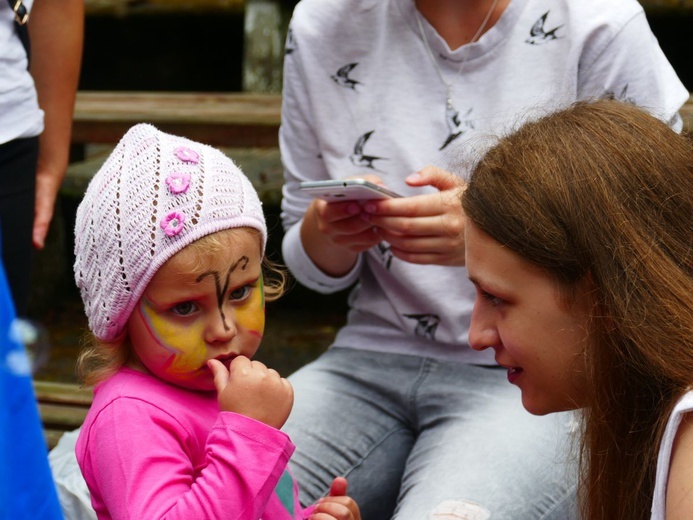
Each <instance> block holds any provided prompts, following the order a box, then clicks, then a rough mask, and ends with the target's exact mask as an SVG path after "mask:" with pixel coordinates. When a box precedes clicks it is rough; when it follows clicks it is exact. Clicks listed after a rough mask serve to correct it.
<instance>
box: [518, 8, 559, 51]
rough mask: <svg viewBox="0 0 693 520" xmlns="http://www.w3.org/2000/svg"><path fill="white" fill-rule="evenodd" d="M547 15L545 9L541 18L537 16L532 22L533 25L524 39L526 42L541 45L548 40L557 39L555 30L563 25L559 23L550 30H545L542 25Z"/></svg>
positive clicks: (547, 12)
mask: <svg viewBox="0 0 693 520" xmlns="http://www.w3.org/2000/svg"><path fill="white" fill-rule="evenodd" d="M548 16H549V11H546V12H545V13H544V14H543V15H542V16H541V18H539V19H538V20H537V21H536V22H534V25H533V26H532V28H531V29H530V30H529V38H528V39H526V40H525V42H526V43H529V44H530V45H542V44H544V43H546V42H549V41H551V40H557V39H558V35H557V34H556V31H558V29H560V28H561V27H563V25H559V26H557V27H554V28H553V29H551V30H550V31H547V30H546V29H544V25H545V24H546V18H547V17H548Z"/></svg>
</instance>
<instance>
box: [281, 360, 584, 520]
mask: <svg viewBox="0 0 693 520" xmlns="http://www.w3.org/2000/svg"><path fill="white" fill-rule="evenodd" d="M289 380H290V381H291V384H292V385H293V387H294V390H295V405H294V408H293V411H292V413H291V416H290V418H289V421H288V422H287V424H286V425H285V426H284V428H283V429H284V430H285V431H286V432H287V433H288V434H289V435H290V436H291V439H292V440H293V442H294V443H295V444H296V447H297V449H296V453H295V454H294V456H293V458H292V460H291V463H290V465H291V470H292V472H293V473H294V475H295V477H296V478H297V480H298V482H299V487H300V488H301V493H302V494H301V500H302V502H304V505H308V504H311V503H313V502H314V501H315V500H317V499H318V498H319V497H320V496H322V495H324V494H325V493H326V491H327V490H328V489H329V484H330V482H331V481H332V478H333V477H335V476H339V475H341V476H345V477H346V478H347V479H348V481H349V495H351V496H352V497H354V498H355V499H356V500H357V502H358V503H359V506H360V507H361V512H362V517H363V520H386V519H389V518H393V519H396V520H428V519H432V520H433V519H436V518H460V519H470V520H471V519H474V520H476V519H485V518H489V516H488V515H489V514H490V519H491V520H524V519H527V520H530V519H531V520H534V519H555V520H570V519H572V518H576V517H577V514H576V503H575V482H576V477H577V475H576V470H575V465H574V460H573V458H572V457H571V453H572V450H571V448H572V447H573V442H574V438H573V436H572V435H571V434H570V431H571V430H572V429H574V428H573V427H572V426H574V424H573V421H572V419H573V417H572V415H571V414H567V413H563V414H552V415H549V416H546V417H535V416H532V415H531V414H529V413H528V412H526V411H525V410H524V408H523V407H522V403H521V401H520V392H519V390H518V389H517V388H516V387H514V386H512V385H510V384H509V383H508V382H507V380H506V372H505V370H503V369H499V368H489V367H478V366H471V365H465V364H459V363H451V362H447V361H438V360H434V359H430V358H424V357H418V356H406V355H398V354H387V353H381V352H370V351H364V350H356V349H350V348H332V349H330V350H329V351H328V352H326V353H325V354H323V355H322V356H321V357H320V358H319V359H317V360H316V361H314V362H313V363H311V364H309V365H307V366H305V367H303V368H302V369H300V370H299V371H297V372H296V373H295V374H293V375H292V376H291V377H290V378H289ZM571 461H572V462H571ZM445 513H447V514H448V515H450V516H444V514H445ZM454 515H458V516H454Z"/></svg>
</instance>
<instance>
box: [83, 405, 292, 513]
mask: <svg viewBox="0 0 693 520" xmlns="http://www.w3.org/2000/svg"><path fill="white" fill-rule="evenodd" d="M120 407H121V406H120V405H119V402H118V401H114V402H113V403H111V404H110V405H109V406H107V407H106V408H105V409H103V410H101V412H100V413H99V417H98V419H97V420H96V421H94V423H93V424H92V428H91V429H90V431H89V432H88V438H87V439H86V444H85V446H87V449H86V450H85V457H84V461H83V464H82V466H83V468H82V469H83V472H84V475H85V479H86V480H87V482H89V483H90V488H92V487H94V488H95V490H96V492H95V493H93V496H92V501H93V502H94V505H95V508H96V509H97V510H98V509H99V507H98V502H100V501H101V502H102V504H101V505H102V506H105V508H106V509H107V510H108V512H109V513H110V515H111V516H110V517H111V518H114V519H118V520H120V519H144V518H146V519H148V520H150V519H151V520H154V519H164V518H165V519H171V520H173V519H180V520H194V519H198V518H205V519H216V518H218V519H221V518H223V519H233V520H236V519H237V520H258V519H260V518H261V517H263V518H270V519H272V520H275V519H277V520H281V519H283V518H286V519H292V520H293V519H295V518H303V514H302V513H301V511H300V506H298V502H297V501H296V499H295V498H293V505H291V504H289V506H288V509H294V510H295V512H294V514H290V513H289V512H288V510H287V506H286V505H284V506H282V504H281V503H280V501H279V499H278V498H277V496H276V495H275V493H274V491H275V488H276V487H277V484H278V483H279V480H280V479H281V478H282V476H283V474H284V472H285V470H286V465H287V462H288V460H289V458H290V456H291V454H292V453H293V450H294V446H293V444H292V443H291V441H290V440H289V438H288V436H287V435H286V434H284V433H283V432H281V431H279V430H276V429H274V428H271V427H269V426H267V425H264V424H262V423H260V422H258V421H255V420H253V419H249V418H247V417H244V416H241V415H238V414H234V413H230V412H222V413H220V414H219V417H218V419H217V421H216V423H215V424H214V426H213V428H212V430H211V432H210V434H209V436H208V438H207V443H206V448H205V451H206V454H205V460H204V461H203V462H202V463H201V464H198V466H200V467H194V464H193V462H192V460H191V459H192V457H191V446H193V445H194V442H195V441H194V440H193V439H192V435H191V433H190V432H186V431H185V430H184V429H183V428H182V427H181V426H180V424H178V423H177V422H176V421H175V419H174V418H172V417H171V415H170V414H167V413H166V412H165V411H163V410H160V409H158V408H157V407H156V406H153V405H152V404H149V403H146V402H135V403H133V402H132V401H131V402H130V403H128V405H127V415H124V414H121V413H119V408H120ZM133 407H134V408H135V409H134V410H133ZM137 408H141V410H140V412H141V413H133V412H136V410H137ZM133 417H136V419H135V420H133ZM294 495H295V493H294ZM277 506H279V510H280V511H277V512H275V513H270V511H271V510H273V509H275V508H276V507H277ZM101 517H102V516H100V518H101ZM103 518H108V516H103Z"/></svg>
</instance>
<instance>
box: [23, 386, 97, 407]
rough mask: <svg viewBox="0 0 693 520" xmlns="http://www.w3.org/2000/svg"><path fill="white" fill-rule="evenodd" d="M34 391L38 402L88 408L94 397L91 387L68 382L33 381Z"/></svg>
mask: <svg viewBox="0 0 693 520" xmlns="http://www.w3.org/2000/svg"><path fill="white" fill-rule="evenodd" d="M34 392H35V393H36V399H37V400H38V402H39V403H54V404H66V405H73V406H79V407H84V408H88V407H89V406H90V405H91V401H92V399H93V397H94V392H93V391H92V390H91V389H87V388H82V387H80V386H78V385H74V384H68V383H54V382H51V381H34Z"/></svg>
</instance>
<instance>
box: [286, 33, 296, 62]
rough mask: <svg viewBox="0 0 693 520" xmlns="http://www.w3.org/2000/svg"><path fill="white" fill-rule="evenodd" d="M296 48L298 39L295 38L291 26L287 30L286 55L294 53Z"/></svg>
mask: <svg viewBox="0 0 693 520" xmlns="http://www.w3.org/2000/svg"><path fill="white" fill-rule="evenodd" d="M295 50H296V40H295V39H294V32H293V31H292V30H291V27H289V30H288V31H287V32H286V44H285V45H284V55H285V56H286V55H288V54H292V53H293V52H294V51H295Z"/></svg>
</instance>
